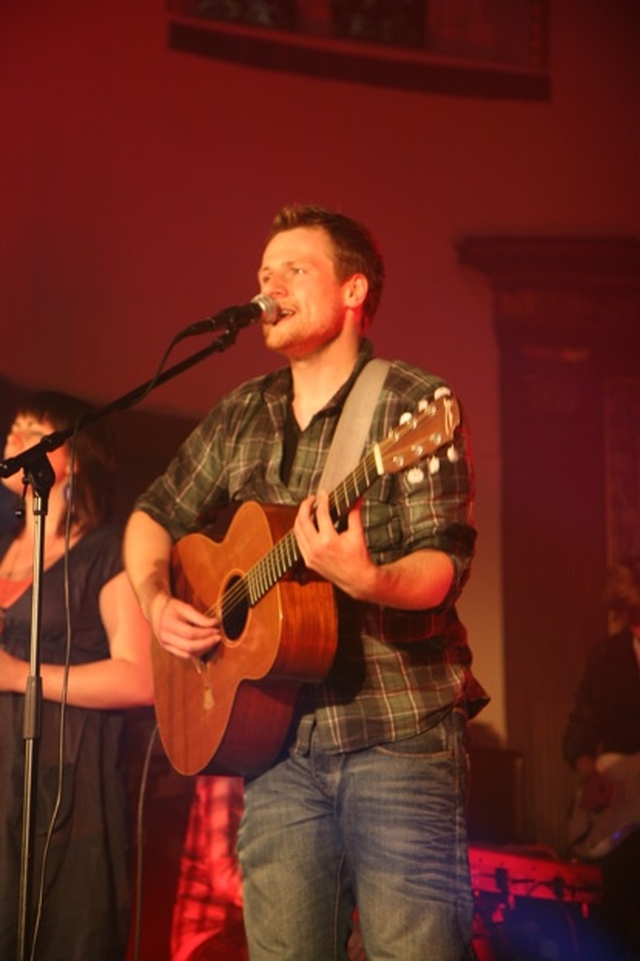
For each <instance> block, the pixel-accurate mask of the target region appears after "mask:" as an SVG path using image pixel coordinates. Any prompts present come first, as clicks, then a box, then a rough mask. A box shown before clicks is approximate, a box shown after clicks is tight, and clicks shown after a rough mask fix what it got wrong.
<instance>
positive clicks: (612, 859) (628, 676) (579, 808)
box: [563, 557, 640, 959]
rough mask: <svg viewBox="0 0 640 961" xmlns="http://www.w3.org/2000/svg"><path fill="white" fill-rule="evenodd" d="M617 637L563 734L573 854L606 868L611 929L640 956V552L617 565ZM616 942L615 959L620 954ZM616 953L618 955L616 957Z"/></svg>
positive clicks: (609, 603)
mask: <svg viewBox="0 0 640 961" xmlns="http://www.w3.org/2000/svg"><path fill="white" fill-rule="evenodd" d="M605 604H606V608H607V613H608V619H609V632H610V636H609V637H607V638H605V639H603V640H601V641H600V642H599V643H598V644H596V646H595V647H594V648H593V650H592V652H591V654H590V656H589V660H588V662H587V665H586V667H585V671H584V674H583V677H582V679H581V681H580V684H579V686H578V689H577V691H576V695H575V703H574V707H573V710H572V712H571V714H570V716H569V719H568V722H567V727H566V730H565V734H564V744H563V749H564V757H565V760H566V761H567V762H568V764H570V765H571V767H572V768H573V769H574V771H575V772H576V774H577V775H578V778H579V781H580V787H579V791H578V796H577V798H576V801H575V802H574V805H573V810H572V812H571V817H570V820H569V842H570V853H572V854H574V855H575V856H578V857H582V858H588V859H597V860H598V862H599V864H600V867H601V869H602V884H603V905H602V915H603V921H604V924H605V927H606V928H607V930H608V931H609V932H610V934H611V936H612V937H614V938H615V939H616V941H619V948H620V950H621V951H622V952H623V953H622V954H621V955H620V956H621V957H624V958H634V959H636V958H640V557H632V558H629V559H626V560H623V561H622V562H620V563H619V564H616V565H614V566H613V567H611V568H610V570H609V571H608V574H607V579H606V584H605ZM613 950H614V949H613V946H612V949H611V951H612V953H611V957H612V958H613V957H614V955H613ZM616 957H617V955H616Z"/></svg>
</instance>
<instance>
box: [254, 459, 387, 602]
mask: <svg viewBox="0 0 640 961" xmlns="http://www.w3.org/2000/svg"><path fill="white" fill-rule="evenodd" d="M381 473H382V470H381V469H380V466H379V463H378V456H377V445H376V446H375V447H373V448H372V449H371V450H370V451H369V453H368V454H367V455H366V457H363V459H362V460H361V461H360V463H359V464H358V466H357V467H356V468H355V469H354V470H353V471H352V472H351V473H350V474H348V475H347V476H346V477H345V479H344V480H343V481H341V482H340V484H338V486H337V487H336V488H335V490H333V491H332V492H331V494H330V495H329V513H330V515H331V519H332V520H333V522H334V523H338V521H339V520H341V519H342V518H343V517H344V516H345V515H346V514H348V512H349V511H350V510H351V508H352V507H353V505H354V504H355V503H356V501H357V500H358V499H359V498H360V497H362V495H363V494H364V493H365V491H367V490H368V489H369V487H371V485H372V484H373V482H374V481H375V480H376V478H377V477H379V475H380V474H381ZM300 560H301V554H300V549H299V547H298V542H297V541H296V538H295V535H294V533H293V530H290V531H288V532H287V533H286V534H285V535H284V537H282V538H281V539H280V540H279V541H278V542H277V543H276V544H274V546H273V547H272V548H271V550H270V551H268V552H267V554H265V556H264V557H262V558H261V559H260V560H259V561H258V563H257V564H254V566H253V567H252V568H250V570H248V571H247V573H246V574H245V577H244V580H245V581H246V591H247V597H248V602H249V605H250V606H251V607H253V606H254V605H255V604H257V603H258V601H259V600H260V599H261V598H262V597H264V596H265V594H267V593H268V592H269V591H270V590H271V588H272V587H275V585H276V584H277V583H278V581H279V580H281V579H282V578H283V577H284V576H285V574H287V573H288V572H289V571H290V570H291V569H292V568H293V567H294V565H295V564H297V563H298V561H300Z"/></svg>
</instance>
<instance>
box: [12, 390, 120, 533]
mask: <svg viewBox="0 0 640 961" xmlns="http://www.w3.org/2000/svg"><path fill="white" fill-rule="evenodd" d="M94 410H95V408H94V407H93V406H92V405H91V404H89V403H87V401H84V400H81V399H80V398H78V397H72V396H71V395H70V394H64V393H59V392H57V391H53V390H43V391H38V392H37V393H33V394H28V395H27V396H26V397H24V398H23V399H22V401H21V402H20V404H19V405H18V411H17V412H18V414H21V415H25V414H26V415H29V416H31V417H34V418H35V419H36V420H39V421H46V422H47V423H48V424H51V426H52V427H53V429H54V430H55V431H66V430H70V429H72V428H75V427H76V425H77V424H78V422H79V420H80V418H83V417H86V416H87V415H89V414H91V413H93V412H94ZM66 443H67V445H68V447H69V452H70V454H71V456H72V458H73V467H74V471H75V473H74V478H73V499H72V504H71V519H72V521H73V522H74V523H75V524H77V525H78V527H79V528H80V530H81V532H82V533H83V534H88V533H89V532H90V531H93V530H95V529H96V528H97V527H100V525H101V524H103V523H105V522H106V521H109V520H111V517H112V514H113V504H114V492H115V469H116V464H115V444H114V436H113V431H112V429H111V427H110V426H109V424H108V422H107V420H106V419H103V420H99V421H96V422H95V423H93V424H91V425H90V426H88V427H85V428H81V429H79V430H78V431H77V432H74V433H73V434H72V435H71V436H70V437H69V438H68V440H67V441H66ZM65 523H66V518H64V517H63V518H62V521H61V524H60V529H59V531H58V533H63V532H64V526H65Z"/></svg>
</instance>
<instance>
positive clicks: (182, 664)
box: [152, 393, 460, 775]
mask: <svg viewBox="0 0 640 961" xmlns="http://www.w3.org/2000/svg"><path fill="white" fill-rule="evenodd" d="M459 422H460V410H459V407H458V403H457V401H456V400H455V398H454V397H452V396H450V395H449V394H448V393H443V394H441V395H440V396H438V394H436V396H435V398H434V399H433V400H430V401H424V402H423V403H422V404H420V405H419V407H418V410H417V411H416V412H415V413H413V414H407V415H406V417H403V418H402V422H401V424H400V425H399V426H398V427H396V428H395V429H393V430H392V431H391V432H390V434H389V436H388V437H387V438H385V439H384V440H382V441H380V442H379V443H377V444H375V445H374V446H373V448H372V449H371V450H370V451H369V452H368V453H367V454H366V456H365V457H364V458H363V459H362V460H361V461H360V463H359V464H358V465H357V467H356V468H355V469H354V470H353V471H352V472H351V473H350V474H349V475H348V476H347V477H346V478H345V479H344V480H343V481H342V482H341V483H340V484H339V485H338V486H337V487H336V489H335V490H334V491H333V492H332V493H331V495H330V497H329V509H330V512H331V517H332V518H333V520H334V521H335V522H336V523H337V522H338V521H339V520H340V518H342V517H344V516H346V514H347V513H348V512H349V510H350V509H351V508H352V507H353V505H354V504H355V503H356V501H357V500H358V499H359V498H360V497H361V496H362V495H363V494H364V493H365V491H366V490H368V488H369V487H370V486H371V485H372V484H373V482H374V481H375V480H376V479H377V478H378V477H379V476H381V475H382V474H385V473H389V474H395V473H399V472H400V471H401V470H404V469H406V468H409V467H412V466H414V465H416V464H418V462H420V461H422V460H424V459H425V458H426V460H424V470H429V469H432V470H437V469H438V468H439V460H438V457H437V456H436V455H437V452H440V451H441V449H442V448H444V447H445V446H446V445H449V444H451V441H452V440H453V436H454V431H455V429H456V427H457V426H458V424H459ZM447 453H448V456H449V457H450V458H455V456H456V452H455V449H454V448H453V446H450V447H449V450H448V452H447ZM421 469H422V467H421ZM296 512H297V508H293V507H280V506H273V505H271V506H269V505H264V504H258V503H256V502H254V501H247V502H246V503H244V504H242V505H241V506H240V508H239V509H238V511H237V512H236V513H235V515H234V517H233V520H232V521H231V524H230V526H229V528H228V530H227V532H226V534H225V536H224V540H222V541H221V542H220V541H218V542H216V541H214V540H213V539H212V537H211V536H210V535H209V534H208V533H207V532H206V531H203V532H200V533H196V534H188V535H187V536H186V537H183V538H182V539H181V540H179V541H178V542H177V543H176V544H175V546H174V548H173V551H172V557H171V568H172V578H173V590H174V593H175V594H176V596H177V597H179V598H181V599H182V600H184V601H188V602H189V603H190V604H192V605H193V606H194V607H196V608H197V609H198V610H201V611H204V612H207V613H210V614H213V613H215V614H216V615H217V616H218V617H219V619H220V622H221V625H222V635H223V636H222V640H221V642H220V643H219V644H218V645H217V646H216V647H215V648H213V650H212V651H211V653H210V655H209V656H207V657H191V658H185V659H183V658H178V657H175V656H174V655H172V654H169V653H168V652H166V651H165V650H164V648H162V647H161V646H160V645H159V644H158V642H157V641H156V640H155V639H154V641H153V645H152V662H153V675H154V687H155V712H156V718H157V721H158V727H159V730H160V738H161V740H162V744H163V747H164V749H165V752H166V754H167V756H168V758H169V761H170V762H171V764H172V765H173V767H174V768H175V769H176V770H177V771H179V772H180V773H182V774H196V773H198V772H201V771H205V770H206V771H207V773H211V774H241V775H255V774H258V773H260V772H261V771H263V770H266V768H267V767H269V765H270V764H272V763H273V761H274V760H275V758H276V757H277V755H278V754H279V752H280V751H281V750H282V747H283V744H284V742H285V739H286V736H287V733H288V730H289V727H290V725H291V720H292V718H293V711H294V708H295V703H296V699H297V695H298V691H299V689H300V685H301V684H303V683H313V682H318V681H321V680H322V679H323V678H324V677H325V676H326V674H327V673H328V672H329V669H330V668H331V664H332V663H333V659H334V656H335V651H336V645H337V612H336V605H335V598H334V594H333V587H332V585H331V584H330V583H328V582H327V581H325V580H323V579H322V578H320V577H318V576H316V575H314V574H313V572H311V571H308V570H307V569H306V568H304V565H302V563H301V560H302V559H301V556H300V552H299V550H298V545H297V542H296V540H295V536H294V534H293V530H292V526H293V521H294V519H295V516H296Z"/></svg>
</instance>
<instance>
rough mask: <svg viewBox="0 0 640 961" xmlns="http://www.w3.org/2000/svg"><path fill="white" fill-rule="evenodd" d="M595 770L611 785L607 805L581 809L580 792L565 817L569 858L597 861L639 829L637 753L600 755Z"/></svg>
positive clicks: (639, 776) (639, 764) (638, 770)
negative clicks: (594, 809)
mask: <svg viewBox="0 0 640 961" xmlns="http://www.w3.org/2000/svg"><path fill="white" fill-rule="evenodd" d="M596 766H597V768H598V770H599V771H600V772H601V773H602V774H605V775H606V776H607V778H609V780H610V782H611V787H612V790H611V797H610V799H609V803H608V804H607V805H606V807H604V808H603V809H602V810H601V811H587V810H585V808H584V807H582V806H581V803H580V801H581V792H578V795H577V797H576V799H575V801H574V803H573V806H572V808H571V813H570V816H569V846H570V852H571V854H572V856H575V857H579V858H584V859H586V860H597V859H598V858H602V857H604V856H605V855H606V854H609V853H610V852H611V851H613V849H614V848H615V847H617V846H618V844H620V843H621V842H622V841H624V840H625V838H627V837H628V836H629V835H630V834H631V833H632V832H633V831H637V830H638V828H640V754H601V755H600V757H599V758H598V759H597V761H596Z"/></svg>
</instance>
